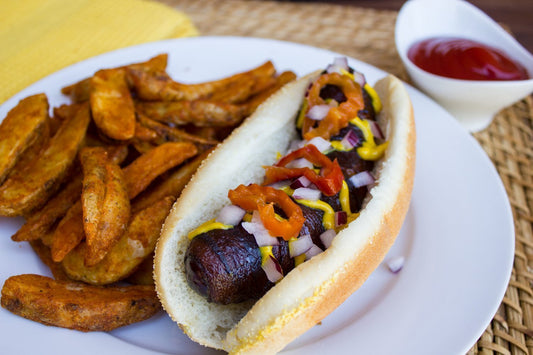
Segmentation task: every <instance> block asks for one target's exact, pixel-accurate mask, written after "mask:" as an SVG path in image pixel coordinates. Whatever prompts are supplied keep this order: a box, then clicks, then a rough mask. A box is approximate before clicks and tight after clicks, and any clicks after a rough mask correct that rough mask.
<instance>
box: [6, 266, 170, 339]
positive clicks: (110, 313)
mask: <svg viewBox="0 0 533 355" xmlns="http://www.w3.org/2000/svg"><path fill="white" fill-rule="evenodd" d="M1 304H2V307H4V308H5V309H7V310H8V311H10V312H12V313H14V314H17V315H19V316H21V317H24V318H27V319H31V320H33V321H36V322H39V323H42V324H46V325H53V326H56V327H62V328H69V329H76V330H80V331H83V332H89V331H110V330H113V329H116V328H118V327H122V326H125V325H128V324H131V323H135V322H140V321H142V320H145V319H148V318H150V317H152V316H153V315H154V314H156V313H157V312H159V310H160V309H161V305H160V303H159V300H158V299H157V295H156V292H155V290H154V288H153V287H152V286H137V285H135V286H125V287H118V286H116V287H98V286H90V285H85V284H82V283H79V282H66V281H56V280H53V279H51V278H49V277H45V276H40V275H33V274H25V275H17V276H12V277H10V278H8V279H7V280H6V282H5V283H4V286H3V287H2V300H1Z"/></svg>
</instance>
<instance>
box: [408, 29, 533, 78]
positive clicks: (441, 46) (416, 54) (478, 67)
mask: <svg viewBox="0 0 533 355" xmlns="http://www.w3.org/2000/svg"><path fill="white" fill-rule="evenodd" d="M407 56H408V58H409V59H410V60H411V61H412V62H413V63H414V64H415V65H416V66H418V67H419V68H421V69H423V70H425V71H427V72H430V73H432V74H436V75H440V76H445V77H448V78H454V79H464V80H527V79H529V76H528V73H527V71H526V69H525V68H524V67H523V66H521V65H520V64H519V63H517V62H515V61H514V60H513V59H511V58H509V57H508V56H507V55H506V54H505V53H503V52H502V51H500V50H498V49H495V48H493V47H489V46H487V45H485V44H482V43H479V42H476V41H472V40H468V39H462V38H452V37H434V38H429V39H425V40H422V41H420V42H417V43H415V44H414V45H413V46H411V48H409V51H408V52H407Z"/></svg>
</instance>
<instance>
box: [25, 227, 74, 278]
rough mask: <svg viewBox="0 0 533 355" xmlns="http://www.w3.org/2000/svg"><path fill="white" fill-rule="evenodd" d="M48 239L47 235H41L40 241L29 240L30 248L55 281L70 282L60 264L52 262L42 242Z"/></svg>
mask: <svg viewBox="0 0 533 355" xmlns="http://www.w3.org/2000/svg"><path fill="white" fill-rule="evenodd" d="M48 238H49V235H43V236H42V238H41V239H36V240H30V242H29V243H30V246H31V248H32V249H33V251H34V252H35V254H37V256H38V257H39V259H41V261H42V262H43V264H45V265H46V266H48V268H49V269H50V271H51V272H52V275H54V279H55V280H62V281H71V280H70V279H69V277H68V276H67V274H66V273H65V270H63V266H61V263H56V262H55V261H54V260H52V254H51V253H50V248H49V247H48V246H47V245H46V244H45V243H44V242H43V240H47V239H48Z"/></svg>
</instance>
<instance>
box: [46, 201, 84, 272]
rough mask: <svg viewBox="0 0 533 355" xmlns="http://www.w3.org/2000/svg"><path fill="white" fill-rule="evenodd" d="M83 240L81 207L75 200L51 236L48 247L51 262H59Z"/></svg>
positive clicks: (79, 202)
mask: <svg viewBox="0 0 533 355" xmlns="http://www.w3.org/2000/svg"><path fill="white" fill-rule="evenodd" d="M83 238H85V232H84V230H83V206H82V204H81V200H77V201H76V202H75V203H74V204H73V205H72V206H71V207H70V208H69V209H68V211H67V213H66V214H65V216H63V218H62V219H61V221H60V222H59V224H58V225H57V227H56V229H55V230H54V232H53V234H52V245H51V246H50V249H51V253H52V260H54V261H55V262H56V263H58V262H61V261H62V260H63V259H64V258H65V256H66V255H67V254H68V253H70V252H71V250H73V249H74V248H76V247H77V246H78V245H79V244H80V243H81V241H82V240H83Z"/></svg>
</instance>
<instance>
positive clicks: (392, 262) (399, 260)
mask: <svg viewBox="0 0 533 355" xmlns="http://www.w3.org/2000/svg"><path fill="white" fill-rule="evenodd" d="M404 262H405V258H404V257H403V256H397V257H394V258H392V259H389V261H387V267H388V268H389V270H390V271H391V272H392V273H395V274H396V273H398V272H400V270H401V269H402V268H403V264H404Z"/></svg>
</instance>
